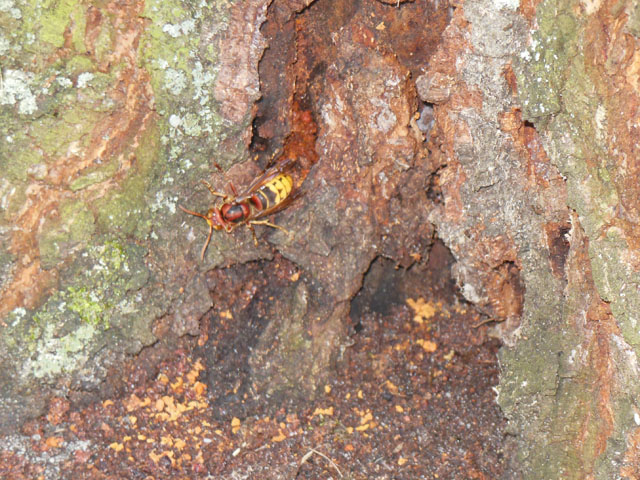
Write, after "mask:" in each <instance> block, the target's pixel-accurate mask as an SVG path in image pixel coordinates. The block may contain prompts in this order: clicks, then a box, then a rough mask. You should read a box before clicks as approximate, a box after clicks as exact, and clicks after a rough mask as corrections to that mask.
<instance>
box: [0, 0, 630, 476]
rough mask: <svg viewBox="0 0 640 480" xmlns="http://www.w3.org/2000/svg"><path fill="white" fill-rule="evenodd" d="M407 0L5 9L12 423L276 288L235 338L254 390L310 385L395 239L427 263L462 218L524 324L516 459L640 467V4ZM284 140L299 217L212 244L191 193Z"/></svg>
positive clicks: (261, 159) (472, 259)
mask: <svg viewBox="0 0 640 480" xmlns="http://www.w3.org/2000/svg"><path fill="white" fill-rule="evenodd" d="M392 3H393V4H391V3H389V5H387V4H385V2H359V3H358V2H349V1H346V0H345V1H338V2H335V3H334V4H331V5H329V4H328V3H327V2H324V1H323V0H319V1H317V2H314V3H312V2H308V1H297V2H296V1H289V2H285V1H282V2H279V1H275V0H274V1H273V2H268V1H266V0H250V1H244V2H235V3H220V2H217V3H214V4H210V5H207V4H200V5H198V6H194V5H193V4H191V3H190V2H189V3H184V4H183V3H181V2H178V1H175V2H174V1H163V2H160V1H156V0H152V1H146V2H142V1H140V2H111V3H108V4H102V3H93V4H88V3H86V2H77V1H74V0H61V1H58V2H47V3H46V5H40V6H38V5H36V4H31V3H19V2H17V1H13V0H9V1H6V2H4V3H3V5H2V6H0V59H1V60H2V78H1V80H2V84H0V105H1V107H2V110H0V134H1V135H0V168H1V171H2V174H1V176H0V204H1V205H2V217H1V219H0V222H1V223H0V236H1V237H2V242H1V250H0V288H1V289H2V302H1V304H0V320H1V321H2V326H1V327H0V366H1V367H2V368H1V372H2V373H1V375H0V428H1V429H2V430H4V431H8V430H11V429H14V428H15V427H17V426H19V425H20V424H21V423H22V422H24V420H25V419H28V418H31V417H33V416H36V415H39V414H40V413H41V412H42V411H43V408H44V407H45V405H46V402H47V401H48V398H49V397H50V396H52V395H57V396H67V397H70V398H71V399H72V400H75V401H77V402H80V401H86V400H90V399H93V398H97V397H99V396H100V395H101V394H102V390H103V389H104V388H105V385H106V384H107V383H108V382H107V380H108V378H109V377H110V376H113V375H114V374H115V373H116V372H117V371H118V367H119V366H120V365H122V363H123V362H126V361H135V358H136V357H135V356H136V354H138V353H139V352H140V351H141V350H142V349H143V348H145V347H152V346H154V345H158V344H161V343H170V342H172V341H174V339H177V338H180V337H182V336H185V335H191V336H197V335H201V336H202V335H203V334H202V332H203V318H204V317H205V314H206V313H207V312H209V311H210V310H211V309H212V307H213V306H214V303H215V305H222V304H225V302H227V301H229V302H231V303H233V302H234V301H241V300H242V298H243V297H242V295H244V293H243V292H244V291H245V290H246V291H249V290H251V288H253V287H255V288H256V289H257V290H255V292H257V293H255V295H256V297H259V298H263V299H265V301H264V302H262V303H261V305H264V308H262V307H261V308H260V309H256V311H254V312H253V313H251V314H247V315H248V316H247V318H244V317H243V318H234V319H233V321H234V322H236V324H237V325H239V327H238V328H239V329H238V331H237V335H235V336H234V337H233V338H231V337H230V338H229V342H232V343H233V345H234V348H233V349H232V350H233V351H234V352H241V354H240V355H239V356H238V359H237V360H238V362H237V363H231V364H230V365H233V368H234V369H235V368H236V367H237V370H244V371H245V372H246V375H245V376H244V377H242V378H241V382H242V383H243V385H244V387H243V389H244V391H245V392H249V393H250V394H251V395H250V397H251V398H253V399H254V404H253V405H249V404H246V405H245V407H244V408H248V409H251V408H258V407H257V405H258V404H260V403H261V402H267V403H268V402H271V403H272V404H273V405H278V404H279V402H282V401H295V400H296V399H298V400H300V399H302V400H304V399H306V398H309V397H310V396H312V395H313V394H314V392H315V390H316V388H317V386H318V385H321V384H322V383H323V381H324V379H326V378H328V376H330V375H331V366H332V364H333V362H334V361H335V360H336V359H337V358H338V356H339V353H340V350H341V348H343V347H344V341H345V337H346V334H347V331H348V316H349V311H350V301H351V300H352V299H353V297H354V296H355V294H356V293H357V292H358V290H359V289H360V287H361V286H362V279H363V277H364V275H365V274H366V272H367V270H368V269H369V266H370V265H371V263H372V262H373V261H374V259H375V258H377V257H386V258H390V259H393V260H394V261H395V262H397V264H398V265H399V266H402V267H408V266H410V265H412V264H413V263H415V262H422V261H424V260H425V259H426V258H427V257H428V254H429V248H430V246H431V244H432V241H433V237H434V235H437V236H438V237H439V238H440V239H442V241H443V242H444V243H445V244H446V245H447V247H448V248H449V249H450V250H451V252H452V253H453V255H454V257H455V259H456V264H455V266H454V272H453V273H454V276H455V278H456V280H457V283H458V285H459V287H460V291H461V293H462V294H463V295H464V297H465V298H466V299H467V300H468V301H469V302H471V303H473V304H474V305H475V306H476V308H478V309H479V310H481V311H482V312H484V313H485V314H486V315H487V318H490V319H492V320H496V321H497V324H496V326H495V327H494V330H495V334H496V335H497V336H499V337H500V338H501V339H502V341H503V342H504V346H503V348H502V350H501V354H500V362H501V365H502V375H501V381H500V385H499V386H498V388H497V392H498V395H497V401H498V403H499V404H500V406H501V407H502V409H503V411H504V413H505V415H506V416H507V418H508V420H509V425H510V432H511V433H512V434H513V437H512V440H510V441H511V442H512V443H513V448H510V449H509V451H510V452H512V456H511V473H512V474H513V476H514V477H522V478H530V479H534V478H540V479H548V478H601V479H609V478H625V477H627V478H635V477H634V475H636V474H637V471H638V470H639V464H640V450H639V447H638V443H639V441H640V430H638V425H639V424H640V411H638V407H637V405H636V404H637V401H636V399H637V398H638V394H639V393H640V392H639V391H638V390H639V388H640V383H639V382H638V371H637V370H638V367H637V355H638V353H639V348H640V334H639V333H638V329H637V326H636V323H637V312H638V311H640V308H639V307H640V290H639V288H638V285H640V276H639V274H638V270H639V268H640V262H639V261H638V258H639V257H638V251H639V247H640V242H638V239H639V232H640V229H639V226H638V223H639V215H640V192H639V191H638V190H639V187H638V182H637V178H638V173H640V157H639V156H638V152H637V147H636V143H637V142H636V140H635V135H634V134H635V133H636V122H635V118H636V117H637V115H638V75H637V70H638V69H637V64H638V55H637V51H638V32H639V31H640V29H639V28H638V25H637V24H638V19H637V13H636V11H637V8H635V7H636V6H635V4H632V3H628V4H626V5H621V4H613V3H606V2H605V3H602V2H601V3H591V4H583V3H579V2H560V1H558V0H545V1H542V2H520V3H518V2H514V1H509V0H503V1H490V0H466V1H459V2H454V3H452V5H451V8H449V6H448V5H445V4H442V5H440V4H439V3H427V2H422V1H415V2H402V5H396V2H392ZM416 19H418V20H416ZM427 19H428V20H427ZM427 21H428V25H425V24H426V23H427ZM421 22H422V23H421ZM267 47H268V48H267ZM275 151H280V152H281V154H280V155H281V156H280V157H278V156H276V157H275V158H276V160H275V162H276V163H277V162H278V161H279V159H282V158H293V159H295V160H296V165H295V169H294V170H293V175H294V177H295V178H294V183H295V190H296V191H299V192H300V194H299V195H297V197H296V199H295V201H294V202H292V204H291V205H290V206H289V207H288V208H287V209H285V210H283V211H282V212H280V213H279V214H278V215H277V217H276V218H277V224H278V225H279V226H281V227H283V228H284V229H286V230H287V231H288V232H290V234H287V233H286V232H283V231H280V230H273V231H269V230H267V229H266V227H264V229H263V228H262V227H259V226H258V227H256V229H257V233H258V237H259V240H260V241H259V243H258V245H257V246H256V245H254V242H253V239H252V235H251V232H250V231H249V229H248V228H238V229H236V230H235V231H234V232H232V233H231V234H227V233H226V232H223V231H222V232H218V231H216V232H214V234H213V236H212V239H211V243H210V245H209V246H208V248H207V250H206V256H205V259H204V261H200V251H201V248H202V245H203V243H204V241H205V238H206V235H207V233H208V227H207V225H206V223H205V222H204V221H203V220H201V219H198V218H195V217H191V216H188V215H186V214H185V213H184V212H182V211H181V210H179V209H178V208H177V207H178V205H183V206H184V207H186V208H188V209H190V210H194V211H198V212H203V213H204V212H206V211H207V209H208V208H209V207H210V206H211V205H212V204H213V203H214V202H216V201H218V202H219V200H216V199H215V198H212V197H211V195H210V193H209V192H208V190H207V188H206V187H205V186H204V185H202V184H201V183H200V181H201V180H207V181H209V182H211V183H212V184H213V187H214V188H215V189H216V190H219V191H226V188H227V184H228V182H229V181H233V183H234V184H235V185H237V186H238V187H239V188H240V189H242V188H243V187H245V186H246V185H248V184H249V183H250V182H251V180H252V179H253V178H255V177H256V175H258V174H259V172H260V170H261V168H264V167H265V165H267V163H268V162H269V157H270V156H271V154H272V153H273V152H275ZM255 155H257V157H256V156H255ZM215 164H217V165H219V166H220V167H221V169H222V170H224V171H226V173H225V174H222V173H220V172H219V171H218V170H217V169H216V167H215ZM286 272H296V273H295V274H293V273H291V274H287V273H286ZM258 277H259V278H260V279H261V281H262V283H260V282H258V281H257V280H256V279H257V278H258ZM254 280H255V281H254ZM258 283H260V285H262V286H261V287H256V285H257V284H258ZM245 287H246V288H245ZM272 293H273V295H271V294H272ZM258 310H259V311H258ZM251 315H253V316H251ZM255 317H259V319H260V322H257V321H256V318H255ZM214 328H216V327H214ZM222 347H223V346H221V345H208V346H207V347H206V349H207V350H206V351H207V352H208V354H209V358H210V361H211V362H212V365H213V364H215V359H219V358H222V357H223V356H224V355H227V356H228V355H232V354H229V353H228V352H227V353H224V352H225V350H224V349H223V348H222ZM212 370H214V371H217V372H218V373H217V374H212V375H213V376H212V378H210V379H209V381H210V384H211V385H213V386H216V387H219V390H220V391H222V390H224V389H225V388H226V387H228V386H229V383H230V382H232V381H231V380H226V378H227V377H226V376H225V375H227V373H228V371H226V373H225V371H223V370H224V369H222V368H221V369H220V370H216V367H215V365H214V366H213V367H212ZM216 375H217V376H216ZM236 390H237V389H236ZM245 413H247V412H245Z"/></svg>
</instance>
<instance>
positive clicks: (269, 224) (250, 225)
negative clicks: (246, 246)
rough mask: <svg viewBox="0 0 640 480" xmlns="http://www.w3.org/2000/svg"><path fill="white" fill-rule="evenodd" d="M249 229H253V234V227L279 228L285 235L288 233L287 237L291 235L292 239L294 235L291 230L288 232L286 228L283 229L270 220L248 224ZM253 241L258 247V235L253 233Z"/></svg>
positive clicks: (254, 221)
mask: <svg viewBox="0 0 640 480" xmlns="http://www.w3.org/2000/svg"><path fill="white" fill-rule="evenodd" d="M248 225H249V228H251V232H252V233H253V225H266V226H267V227H271V228H277V229H278V230H282V231H283V232H284V233H286V234H287V235H289V237H292V234H291V232H290V231H289V230H287V229H286V228H284V227H281V226H280V225H276V224H275V223H271V222H270V221H268V220H251V221H249V223H248ZM253 240H254V242H255V244H256V245H258V241H257V240H256V234H255V233H253Z"/></svg>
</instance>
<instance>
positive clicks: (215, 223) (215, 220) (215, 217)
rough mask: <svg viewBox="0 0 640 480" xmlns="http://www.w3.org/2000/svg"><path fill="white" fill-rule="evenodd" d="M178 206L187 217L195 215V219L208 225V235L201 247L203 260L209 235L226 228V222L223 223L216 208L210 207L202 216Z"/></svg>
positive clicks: (220, 214)
mask: <svg viewBox="0 0 640 480" xmlns="http://www.w3.org/2000/svg"><path fill="white" fill-rule="evenodd" d="M178 206H179V207H180V209H181V210H182V211H183V212H185V213H188V214H189V215H195V216H196V217H200V218H204V219H205V220H206V221H207V224H208V225H209V235H208V236H207V241H206V242H205V244H204V247H202V253H201V254H200V258H201V259H202V260H204V252H206V251H207V247H208V246H209V242H210V241H211V235H212V234H213V231H214V230H222V229H224V228H225V227H226V222H225V221H224V218H222V213H220V209H219V208H217V207H211V208H210V209H209V211H208V212H207V214H206V215H203V214H201V213H198V212H192V211H191V210H187V209H186V208H184V207H183V206H182V205H178Z"/></svg>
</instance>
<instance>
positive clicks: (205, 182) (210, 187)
mask: <svg viewBox="0 0 640 480" xmlns="http://www.w3.org/2000/svg"><path fill="white" fill-rule="evenodd" d="M201 181H202V183H204V184H205V185H206V186H207V188H208V189H209V192H211V195H213V196H214V197H222V199H223V200H226V199H228V198H231V197H229V195H227V194H226V193H220V192H216V191H215V190H214V189H213V187H212V186H211V184H210V183H209V182H207V181H206V180H201Z"/></svg>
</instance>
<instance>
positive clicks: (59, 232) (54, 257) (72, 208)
mask: <svg viewBox="0 0 640 480" xmlns="http://www.w3.org/2000/svg"><path fill="white" fill-rule="evenodd" d="M94 231H95V220H94V217H93V214H92V213H91V211H90V210H89V208H88V207H87V205H86V204H85V203H84V202H82V201H70V202H66V203H64V204H62V205H61V206H60V208H59V216H58V217H57V218H55V219H54V220H51V221H49V222H47V223H45V225H44V227H43V229H42V231H41V232H40V234H39V235H38V246H39V249H40V261H41V263H42V267H43V268H45V269H47V268H52V267H54V266H55V265H56V264H58V263H59V262H60V261H62V260H63V259H65V258H66V257H68V256H69V255H70V254H71V252H73V251H75V250H77V249H78V248H79V247H82V246H83V245H84V244H86V243H87V242H88V241H89V240H90V239H91V235H92V234H93V232H94Z"/></svg>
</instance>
